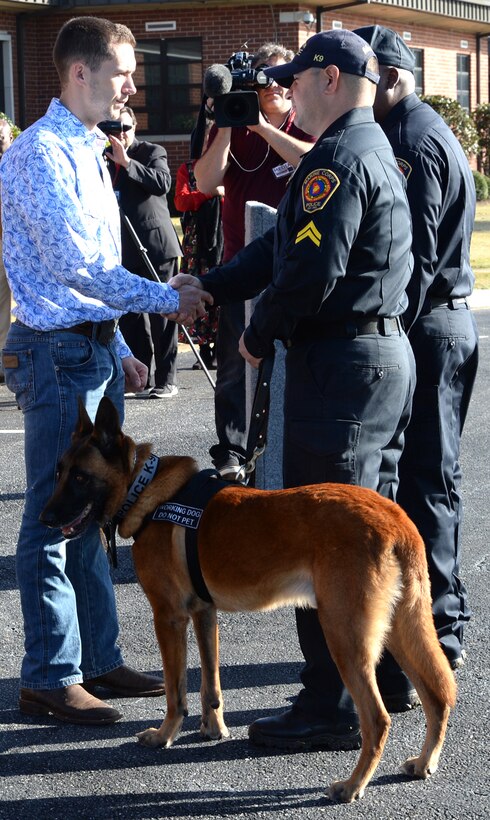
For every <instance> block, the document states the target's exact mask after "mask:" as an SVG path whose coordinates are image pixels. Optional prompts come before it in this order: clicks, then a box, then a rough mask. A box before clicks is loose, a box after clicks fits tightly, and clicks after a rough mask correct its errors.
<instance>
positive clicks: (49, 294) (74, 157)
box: [0, 99, 179, 357]
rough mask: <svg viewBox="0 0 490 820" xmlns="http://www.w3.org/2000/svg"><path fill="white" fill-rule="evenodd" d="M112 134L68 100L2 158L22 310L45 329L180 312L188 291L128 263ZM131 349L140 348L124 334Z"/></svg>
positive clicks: (9, 250) (26, 319) (8, 238)
mask: <svg viewBox="0 0 490 820" xmlns="http://www.w3.org/2000/svg"><path fill="white" fill-rule="evenodd" d="M105 143H106V138H105V136H104V135H103V134H102V132H101V131H99V130H98V129H95V130H94V131H89V130H88V129H87V128H86V127H85V125H83V123H82V122H80V120H79V119H77V117H75V116H74V115H73V114H72V113H71V112H70V111H69V110H68V109H67V108H66V107H65V106H64V105H63V104H62V103H61V102H60V101H59V100H57V99H53V100H52V101H51V103H50V106H49V108H48V110H47V112H46V114H45V116H44V117H42V118H41V119H40V120H38V121H37V122H36V123H34V125H31V126H30V127H29V128H28V129H27V130H26V131H24V132H23V133H22V134H20V135H19V136H18V137H17V138H16V140H15V141H14V143H13V144H12V146H11V147H10V148H9V150H8V151H7V152H6V154H5V156H4V158H3V160H2V162H1V164H0V180H1V184H2V187H1V192H2V223H3V258H4V264H5V268H6V271H7V276H8V280H9V282H10V286H11V289H12V293H13V296H14V299H15V303H16V306H15V307H14V311H13V312H14V315H15V316H16V317H17V318H18V319H19V320H20V321H21V322H23V323H24V324H26V325H28V326H29V327H32V328H34V329H35V330H56V329H57V328H65V327H71V326H73V325H76V324H79V323H80V322H86V321H88V322H100V321H104V320H106V319H116V318H119V317H120V316H121V315H122V314H123V313H126V312H128V311H129V310H130V311H132V312H139V311H145V312H148V313H173V312H174V311H177V310H178V305H179V295H178V293H177V291H175V290H173V288H171V287H169V286H168V285H166V284H159V283H158V282H153V281H149V280H147V279H144V278H142V277H141V276H135V275H134V274H132V273H129V271H127V270H126V269H125V268H123V267H122V265H121V250H120V249H121V241H120V218H119V211H118V207H117V201H116V197H115V195H114V192H113V190H112V184H111V179H110V176H109V173H108V171H107V168H106V166H105V162H104V159H103V156H102V152H103V149H104V145H105ZM116 338H117V343H118V352H119V355H120V356H121V357H123V356H129V355H131V351H130V350H129V348H128V347H127V345H126V344H125V342H124V340H123V337H122V335H121V333H120V332H119V331H118V334H117V337H116Z"/></svg>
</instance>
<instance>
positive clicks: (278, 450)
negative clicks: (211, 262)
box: [245, 202, 286, 490]
mask: <svg viewBox="0 0 490 820" xmlns="http://www.w3.org/2000/svg"><path fill="white" fill-rule="evenodd" d="M275 222H276V210H275V208H271V207H270V206H269V205H264V204H263V203H262V202H247V204H246V206H245V244H248V243H249V242H251V241H252V240H253V239H255V238H256V237H258V236H262V234H264V233H265V232H266V231H267V230H268V229H269V228H271V227H273V226H274V225H275ZM254 301H255V300H253V299H251V300H249V301H247V302H245V325H248V323H249V321H250V316H251V315H252V313H253V308H254ZM275 346H276V356H275V361H274V371H273V374H272V380H271V397H270V410H269V427H268V432H267V447H266V449H265V452H264V454H263V455H262V456H260V458H258V459H257V461H256V466H255V486H256V487H258V488H259V489H262V490H274V489H280V488H281V487H282V434H283V403H284V380H285V369H284V360H285V353H286V351H285V350H284V346H283V344H282V343H281V342H276V345H275ZM256 382H257V371H256V370H255V369H254V368H253V367H250V365H248V364H247V366H246V368H245V391H246V408H247V419H250V413H251V410H252V403H253V398H254V392H255V385H256Z"/></svg>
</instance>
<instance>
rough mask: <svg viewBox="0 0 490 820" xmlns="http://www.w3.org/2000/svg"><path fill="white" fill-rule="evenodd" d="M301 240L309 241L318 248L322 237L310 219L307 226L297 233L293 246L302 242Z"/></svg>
mask: <svg viewBox="0 0 490 820" xmlns="http://www.w3.org/2000/svg"><path fill="white" fill-rule="evenodd" d="M303 239H311V241H312V242H313V244H314V245H316V246H317V248H319V247H320V242H321V241H322V235H321V233H320V231H319V230H318V228H317V227H316V225H315V223H314V222H313V220H312V219H311V220H310V221H309V222H308V224H307V225H305V227H304V228H301V230H300V231H298V233H297V234H296V239H295V241H294V244H295V245H297V244H298V242H302V241H303Z"/></svg>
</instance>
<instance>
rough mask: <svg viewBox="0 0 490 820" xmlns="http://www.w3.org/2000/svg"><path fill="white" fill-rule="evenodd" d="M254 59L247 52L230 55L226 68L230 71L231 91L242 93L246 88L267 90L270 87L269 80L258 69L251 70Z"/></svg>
mask: <svg viewBox="0 0 490 820" xmlns="http://www.w3.org/2000/svg"><path fill="white" fill-rule="evenodd" d="M253 61H254V58H253V55H250V54H249V53H248V51H237V52H236V53H235V54H232V55H231V57H230V59H229V60H228V62H227V64H226V67H227V68H228V69H229V70H230V73H231V79H232V83H233V84H232V86H231V90H232V91H243V90H244V89H248V88H252V89H255V88H267V86H268V85H271V83H272V80H270V79H269V78H268V77H266V75H265V74H264V72H263V71H262V68H263V67H262V66H261V67H260V68H252V64H253Z"/></svg>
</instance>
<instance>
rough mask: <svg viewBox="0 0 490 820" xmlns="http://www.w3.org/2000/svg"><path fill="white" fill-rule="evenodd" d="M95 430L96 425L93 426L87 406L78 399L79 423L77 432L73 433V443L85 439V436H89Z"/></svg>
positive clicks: (76, 428)
mask: <svg viewBox="0 0 490 820" xmlns="http://www.w3.org/2000/svg"><path fill="white" fill-rule="evenodd" d="M93 429H94V425H93V424H92V421H91V418H90V416H89V414H88V413H87V411H86V409H85V405H84V403H83V401H82V399H81V397H80V396H79V397H78V421H77V426H76V427H75V430H74V431H73V433H72V436H71V437H72V441H75V440H76V439H77V438H83V437H84V436H89V435H90V434H91V433H92V431H93Z"/></svg>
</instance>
